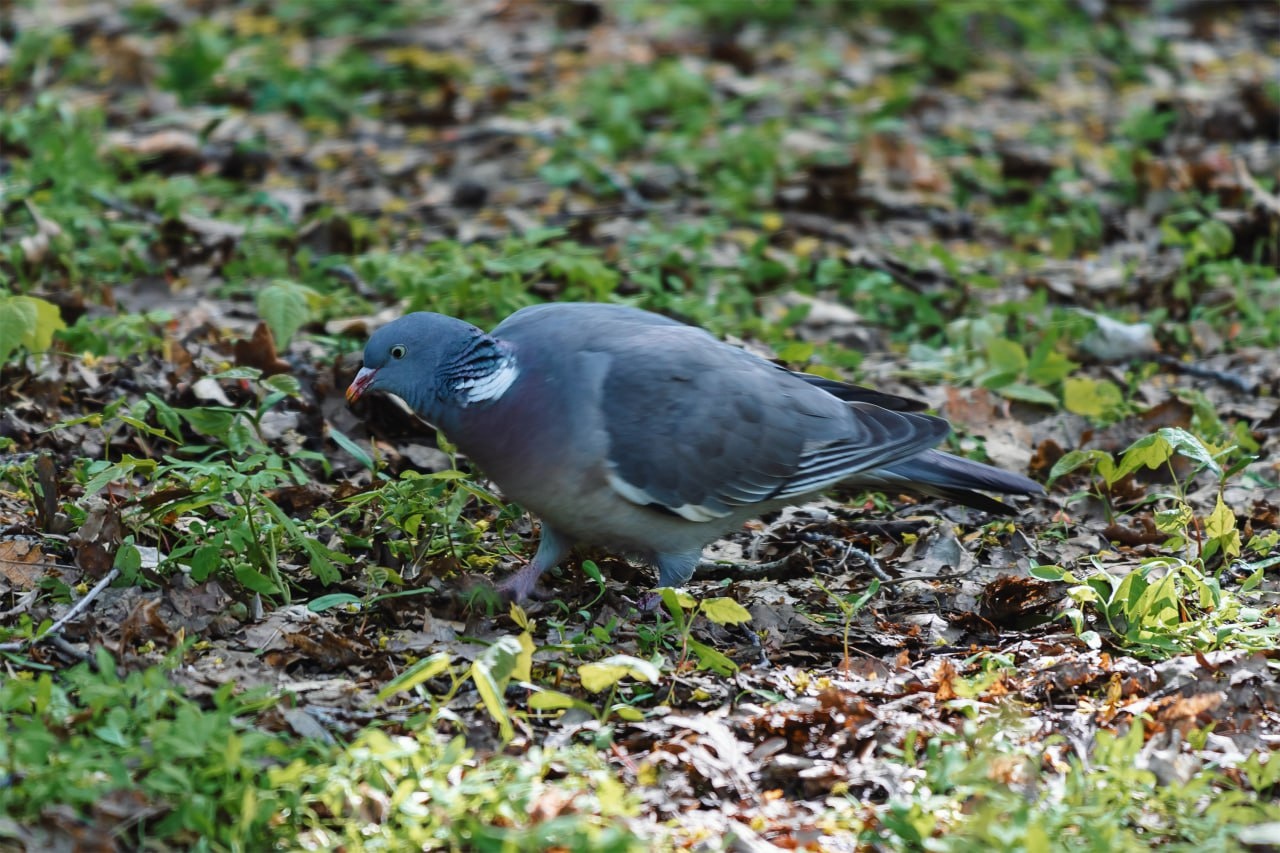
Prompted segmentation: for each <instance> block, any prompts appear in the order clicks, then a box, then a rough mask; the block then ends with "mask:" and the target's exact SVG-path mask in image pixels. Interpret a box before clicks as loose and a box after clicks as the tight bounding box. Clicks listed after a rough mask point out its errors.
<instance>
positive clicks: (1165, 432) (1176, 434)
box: [1151, 427, 1222, 479]
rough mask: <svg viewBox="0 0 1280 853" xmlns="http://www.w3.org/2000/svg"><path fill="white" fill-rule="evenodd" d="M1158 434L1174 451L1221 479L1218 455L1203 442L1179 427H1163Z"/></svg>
mask: <svg viewBox="0 0 1280 853" xmlns="http://www.w3.org/2000/svg"><path fill="white" fill-rule="evenodd" d="M1157 434H1158V435H1159V436H1160V437H1161V438H1163V439H1164V440H1165V441H1167V442H1168V443H1169V446H1170V447H1171V448H1173V449H1174V451H1176V452H1177V453H1179V454H1181V455H1182V456H1185V457H1187V458H1188V459H1190V460H1192V461H1193V462H1198V463H1199V464H1201V465H1203V466H1204V467H1205V468H1208V469H1209V470H1210V471H1212V472H1213V474H1214V476H1216V477H1218V478H1219V479H1221V477H1222V466H1221V465H1219V464H1218V462H1217V460H1216V459H1215V458H1214V457H1215V455H1216V454H1215V453H1214V452H1213V451H1211V450H1210V449H1209V448H1208V447H1206V446H1205V443H1204V442H1203V441H1201V440H1200V439H1198V438H1196V437H1195V436H1194V435H1192V434H1191V433H1189V432H1187V431H1186V430H1185V429H1179V428H1178V427H1161V428H1160V430H1159V431H1158V433H1157ZM1151 467H1153V468H1154V467H1156V466H1154V465H1152V466H1151Z"/></svg>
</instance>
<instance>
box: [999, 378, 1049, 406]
mask: <svg viewBox="0 0 1280 853" xmlns="http://www.w3.org/2000/svg"><path fill="white" fill-rule="evenodd" d="M995 390H996V392H997V393H998V394H999V395H1000V396H1001V397H1008V398H1009V399H1010V400H1021V401H1022V402H1024V403H1035V404H1036V405H1038V406H1050V407H1052V408H1055V409H1056V408H1057V407H1058V398H1057V397H1055V396H1053V395H1052V394H1050V393H1049V392H1048V391H1046V390H1044V389H1043V388H1036V387H1035V386H1034V385H1028V384H1027V383H1025V382H1010V383H1009V384H1008V385H1001V386H999V387H998V388H996V389H995Z"/></svg>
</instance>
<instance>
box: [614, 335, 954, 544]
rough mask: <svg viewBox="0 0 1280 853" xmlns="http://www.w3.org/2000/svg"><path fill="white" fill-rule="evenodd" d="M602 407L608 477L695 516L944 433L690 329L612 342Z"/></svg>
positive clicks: (894, 455)
mask: <svg viewBox="0 0 1280 853" xmlns="http://www.w3.org/2000/svg"><path fill="white" fill-rule="evenodd" d="M606 351H607V353H608V355H609V356H610V364H609V368H608V370H607V372H606V374H605V377H604V385H603V388H602V389H601V394H602V398H601V407H602V410H603V414H604V427H605V429H606V431H607V434H608V443H609V454H608V464H609V482H610V484H611V485H612V486H613V488H614V490H615V491H617V492H618V493H619V494H620V495H622V496H623V497H624V498H626V499H627V500H629V501H632V502H633V503H637V504H640V505H644V506H653V507H655V508H657V509H661V510H665V511H667V512H671V513H675V514H677V515H680V516H682V517H684V518H686V519H688V520H690V521H712V520H714V519H717V518H723V517H725V516H728V515H731V514H732V513H733V512H734V511H735V510H736V509H737V508H739V507H743V506H749V505H752V504H757V503H762V502H766V501H770V500H779V499H785V498H790V497H796V496H799V495H803V494H807V493H810V492H815V491H819V490H821V489H823V488H826V487H827V486H830V485H832V484H834V483H836V482H839V481H840V480H842V479H844V478H845V477H848V476H849V475H851V474H853V473H856V472H858V471H862V470H865V469H868V468H875V467H877V466H884V465H888V464H892V463H893V462H895V461H899V460H902V459H906V458H909V457H911V456H913V455H914V454H916V453H919V452H922V451H923V450H925V449H927V448H929V447H932V446H933V445H935V444H937V443H938V442H939V441H941V440H942V439H943V437H945V436H946V434H947V433H948V432H949V430H950V427H949V425H948V424H947V422H946V421H944V420H942V419H940V418H934V417H930V416H928V415H920V414H914V413H910V412H902V411H891V410H888V409H884V408H881V407H879V406H876V405H872V404H869V403H866V402H857V401H855V402H845V401H843V400H841V399H838V398H837V397H835V396H833V395H831V394H829V393H827V392H826V391H824V390H822V389H821V387H820V386H817V385H815V384H812V383H810V382H808V381H806V380H805V379H804V378H802V377H797V376H793V375H791V374H790V373H789V372H787V371H785V370H780V369H778V368H777V367H776V366H774V365H772V364H770V363H769V362H767V361H765V360H763V359H760V358H757V357H756V356H753V355H751V354H750V353H747V352H744V351H742V350H739V349H737V348H735V347H731V346H729V345H727V344H723V343H721V342H719V341H716V340H715V339H714V338H712V337H711V336H709V335H707V334H706V333H705V332H701V331H700V330H697V329H692V328H689V327H676V328H674V329H667V328H663V329H655V328H650V329H648V330H646V332H645V336H644V340H643V341H639V340H630V339H628V338H627V337H626V336H623V337H621V338H615V339H614V340H613V341H612V342H611V344H610V346H609V347H608V348H607V350H606Z"/></svg>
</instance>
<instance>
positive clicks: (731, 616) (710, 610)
mask: <svg viewBox="0 0 1280 853" xmlns="http://www.w3.org/2000/svg"><path fill="white" fill-rule="evenodd" d="M702 615H704V616H706V617H707V618H708V619H710V620H711V621H712V622H714V623H716V624H717V625H740V624H742V623H743V622H750V621H751V614H750V613H749V612H748V611H747V608H745V607H743V606H742V605H741V604H739V603H738V602H736V601H734V600H733V599H732V598H708V599H704V600H703V602H702Z"/></svg>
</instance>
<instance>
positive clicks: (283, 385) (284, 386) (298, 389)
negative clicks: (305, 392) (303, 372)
mask: <svg viewBox="0 0 1280 853" xmlns="http://www.w3.org/2000/svg"><path fill="white" fill-rule="evenodd" d="M262 384H263V385H264V386H265V387H267V388H270V389H271V390H272V391H278V392H279V393H281V394H284V395H285V396H286V397H297V396H299V395H300V394H301V393H302V383H301V382H299V381H298V377H296V376H294V375H293V374H292V373H277V374H275V375H274V376H268V377H267V378H266V379H264V380H262Z"/></svg>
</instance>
